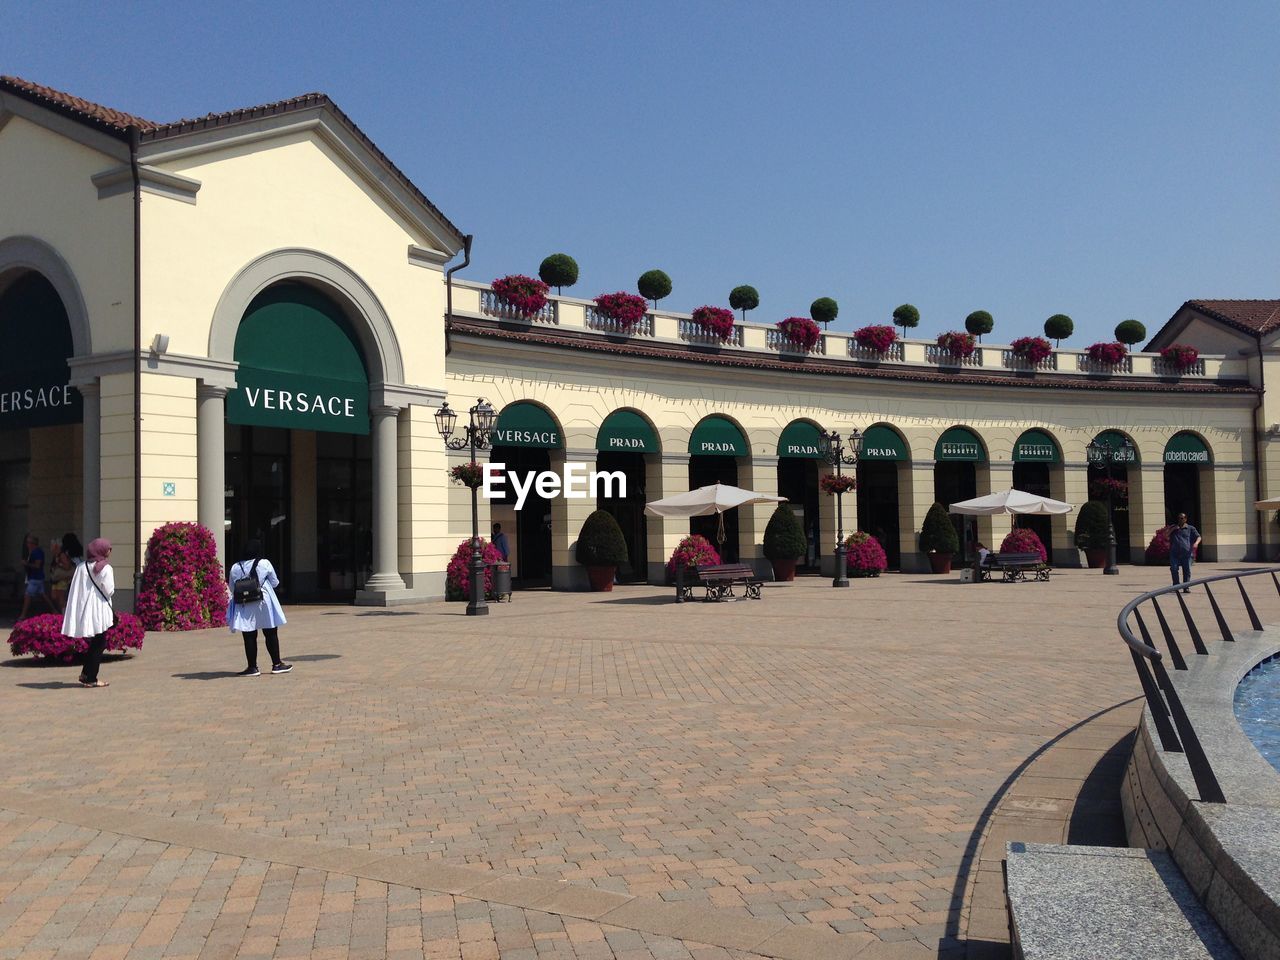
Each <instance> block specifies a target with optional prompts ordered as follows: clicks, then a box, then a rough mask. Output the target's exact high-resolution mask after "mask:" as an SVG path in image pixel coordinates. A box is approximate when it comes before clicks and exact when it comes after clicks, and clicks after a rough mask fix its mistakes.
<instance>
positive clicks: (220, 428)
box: [196, 380, 227, 567]
mask: <svg viewBox="0 0 1280 960" xmlns="http://www.w3.org/2000/svg"><path fill="white" fill-rule="evenodd" d="M226 397H227V388H226V387H217V386H213V385H212V384H207V383H205V382H204V381H203V380H201V381H200V382H199V383H197V384H196V519H197V520H199V521H200V525H201V526H203V527H208V528H209V530H210V531H211V532H212V533H213V540H214V543H216V544H217V545H218V562H219V563H221V564H223V566H224V567H225V565H226V552H227V544H226V529H225V528H226V487H227V455H226V437H225V433H226V422H227V413H226Z"/></svg>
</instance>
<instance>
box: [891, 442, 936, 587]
mask: <svg viewBox="0 0 1280 960" xmlns="http://www.w3.org/2000/svg"><path fill="white" fill-rule="evenodd" d="M933 467H934V461H933V460H915V461H913V462H911V463H906V462H903V463H902V464H901V465H900V469H899V471H898V525H899V547H898V549H899V550H900V551H901V554H902V560H901V564H902V572H903V573H928V572H929V570H930V567H929V558H928V557H927V556H925V555H924V554H923V553H922V552H921V551H920V530H921V528H922V527H923V526H924V517H925V514H927V513H928V512H929V508H930V507H931V506H933Z"/></svg>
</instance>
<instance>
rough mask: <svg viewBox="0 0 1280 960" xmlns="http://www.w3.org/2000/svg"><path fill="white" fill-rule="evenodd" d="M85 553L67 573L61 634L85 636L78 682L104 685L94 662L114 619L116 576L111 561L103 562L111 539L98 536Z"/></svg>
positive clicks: (90, 685) (97, 660)
mask: <svg viewBox="0 0 1280 960" xmlns="http://www.w3.org/2000/svg"><path fill="white" fill-rule="evenodd" d="M88 554H89V558H88V560H86V561H85V562H84V563H80V564H77V566H76V572H75V573H74V574H72V576H71V586H70V588H69V589H68V590H67V610H66V613H64V614H63V617H62V635H63V636H64V637H80V638H88V640H89V649H88V651H87V652H86V653H85V657H84V670H83V671H81V673H80V683H81V684H82V685H83V686H86V687H105V686H107V683H106V681H104V680H99V679H98V666H99V665H100V664H101V663H102V651H103V650H104V649H106V646H107V631H108V630H110V629H111V625H112V622H113V621H114V619H115V615H114V613H113V612H112V610H111V597H112V596H113V595H114V594H115V592H116V577H115V573H114V572H113V571H112V569H111V564H109V563H107V560H109V559H110V558H111V541H110V540H104V539H102V538H101V537H99V538H98V539H97V540H92V541H90V542H89V549H88Z"/></svg>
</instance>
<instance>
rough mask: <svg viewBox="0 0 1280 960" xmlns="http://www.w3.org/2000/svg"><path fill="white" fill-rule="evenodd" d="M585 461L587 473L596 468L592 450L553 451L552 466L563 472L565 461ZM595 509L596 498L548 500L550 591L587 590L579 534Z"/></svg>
mask: <svg viewBox="0 0 1280 960" xmlns="http://www.w3.org/2000/svg"><path fill="white" fill-rule="evenodd" d="M568 462H571V463H585V464H587V475H588V476H590V473H591V471H592V470H594V469H595V463H596V451H595V450H552V451H551V469H552V470H553V471H554V472H556V473H560V474H561V475H563V469H564V464H565V463H568ZM595 509H596V498H595V497H594V496H587V497H574V498H570V497H566V496H565V495H564V492H563V491H561V493H560V495H559V496H557V497H556V498H555V499H553V500H552V501H551V587H552V589H553V590H586V589H588V588H589V586H590V583H589V581H588V580H587V568H586V567H584V566H583V565H582V564H580V563H578V558H577V545H578V533H579V532H580V531H581V530H582V525H583V524H584V523H585V522H586V520H587V517H589V516H591V514H592V513H593V512H594V511H595Z"/></svg>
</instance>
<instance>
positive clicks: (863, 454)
mask: <svg viewBox="0 0 1280 960" xmlns="http://www.w3.org/2000/svg"><path fill="white" fill-rule="evenodd" d="M858 459H859V460H907V459H909V458H908V457H907V445H906V443H905V442H903V439H902V437H900V436H898V431H897V430H894V429H893V428H892V427H886V426H885V425H884V424H877V425H876V426H874V427H868V428H867V432H866V433H864V434H863V435H862V447H861V449H860V450H859V451H858Z"/></svg>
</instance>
